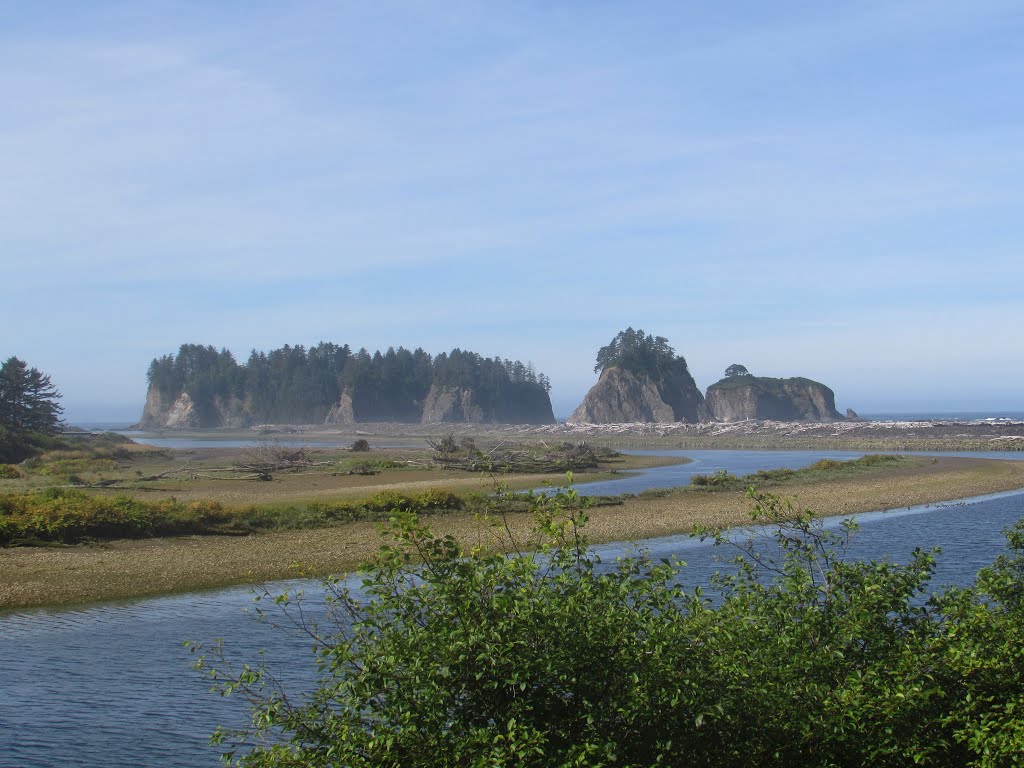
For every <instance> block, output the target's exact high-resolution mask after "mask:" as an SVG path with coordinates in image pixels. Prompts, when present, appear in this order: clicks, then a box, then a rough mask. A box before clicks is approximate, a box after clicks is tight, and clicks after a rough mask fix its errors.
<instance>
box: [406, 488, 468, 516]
mask: <svg viewBox="0 0 1024 768" xmlns="http://www.w3.org/2000/svg"><path fill="white" fill-rule="evenodd" d="M463 506H464V504H463V501H462V498H461V497H460V496H458V495H457V494H455V493H452V492H451V491H449V490H447V489H444V488H428V489H427V490H425V491H423V492H422V493H420V494H419V495H417V496H416V497H415V498H414V499H413V507H414V509H415V510H416V511H417V512H443V511H446V510H456V509H462V508H463Z"/></svg>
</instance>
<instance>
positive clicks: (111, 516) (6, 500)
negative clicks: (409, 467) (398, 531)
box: [0, 488, 488, 547]
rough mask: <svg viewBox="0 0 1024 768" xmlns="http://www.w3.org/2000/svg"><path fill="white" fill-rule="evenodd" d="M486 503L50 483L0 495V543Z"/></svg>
mask: <svg viewBox="0 0 1024 768" xmlns="http://www.w3.org/2000/svg"><path fill="white" fill-rule="evenodd" d="M486 503H488V502H487V500H486V497H484V496H482V495H480V494H476V495H473V496H471V497H469V498H468V500H467V498H465V497H462V496H459V495H457V494H455V493H453V492H451V491H448V490H445V489H442V488H429V489H427V490H425V491H422V492H419V493H401V492H398V491H391V490H385V491H380V492H379V493H375V494H373V495H371V496H368V497H366V498H364V499H359V500H337V501H326V502H323V501H311V502H306V503H288V504H278V505H263V506H256V505H246V506H231V505H226V504H223V503H221V502H218V501H209V500H197V501H180V500H178V499H175V498H169V499H162V500H159V501H149V500H142V499H137V498H134V497H132V496H128V495H125V494H119V495H117V496H112V497H103V496H97V495H90V494H87V493H85V492H83V491H81V490H78V489H74V488H50V489H46V490H44V491H41V492H36V493H22V494H3V495H0V546H5V547H10V546H20V545H33V544H45V543H61V544H77V543H80V542H83V541H104V540H111V539H137V538H152V537H162V536H186V535H224V534H228V535H244V534H250V533H259V532H266V531H287V530H303V529H309V528H322V527H330V526H332V525H337V524H339V523H347V522H354V521H357V520H385V519H387V518H388V516H390V514H392V513H393V512H394V511H395V510H403V511H411V512H416V513H417V514H421V515H436V514H442V513H452V512H460V511H463V510H465V509H467V508H480V507H482V506H483V505H485V504H486Z"/></svg>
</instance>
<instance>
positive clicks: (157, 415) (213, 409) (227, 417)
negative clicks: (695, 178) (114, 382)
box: [138, 387, 253, 429]
mask: <svg viewBox="0 0 1024 768" xmlns="http://www.w3.org/2000/svg"><path fill="white" fill-rule="evenodd" d="M252 423H253V420H252V418H251V415H250V413H249V408H248V405H247V403H245V402H244V401H241V400H237V399H235V398H228V399H222V398H220V397H213V398H211V399H210V400H208V401H206V402H200V403H197V402H196V401H195V400H193V399H192V396H191V395H189V393H188V392H181V393H179V394H178V396H177V397H175V398H174V399H173V400H170V399H169V398H167V397H165V396H163V395H161V394H160V392H159V391H157V390H156V389H155V388H153V387H150V388H149V392H147V393H146V405H145V406H144V407H143V409H142V418H141V419H140V420H139V424H138V426H139V428H140V429H210V428H215V427H227V428H229V429H241V428H244V427H248V426H250V425H251V424H252Z"/></svg>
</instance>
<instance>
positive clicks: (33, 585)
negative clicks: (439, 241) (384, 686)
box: [0, 457, 1024, 609]
mask: <svg viewBox="0 0 1024 768" xmlns="http://www.w3.org/2000/svg"><path fill="white" fill-rule="evenodd" d="M369 479H370V480H375V479H376V478H369ZM523 480H524V482H528V483H530V482H534V481H533V480H532V479H530V478H524V479H523ZM409 482H420V481H419V480H413V481H409ZM474 482H476V483H478V484H479V483H480V482H481V480H480V478H475V479H474ZM259 485H261V486H262V485H268V484H267V483H260V484H259ZM760 487H761V488H762V489H763V490H769V491H772V492H775V493H779V494H781V495H783V496H785V497H788V498H792V500H793V503H794V505H795V507H796V508H798V509H810V510H813V511H815V512H816V513H817V514H819V515H822V516H832V515H849V514H855V513H858V512H867V511H873V510H885V509H895V508H902V507H909V506H916V505H919V504H926V503H934V502H941V501H952V500H957V499H964V498H969V497H973V496H979V495H984V494H989V493H996V492H1003V491H1013V490H1019V489H1022V488H1024V462H1021V461H1000V460H994V459H968V458H954V457H932V458H929V457H909V458H905V459H902V460H899V461H897V462H887V463H884V464H880V465H878V466H869V467H865V468H862V469H858V470H857V471H855V472H844V471H837V472H834V473H833V472H825V471H821V472H813V471H812V472H805V473H799V472H798V473H795V474H794V475H793V476H790V477H786V478H783V479H779V480H777V481H771V480H766V481H765V482H763V483H761V484H760ZM580 491H581V492H584V493H585V486H581V487H580ZM750 507H751V504H750V500H749V499H748V498H747V497H746V495H745V493H744V492H743V491H742V490H738V489H736V488H720V489H708V488H706V487H705V488H701V487H686V488H679V489H675V490H672V491H668V492H658V493H653V494H641V495H639V496H634V497H625V498H620V499H617V500H614V501H612V502H611V503H606V504H604V505H599V506H596V507H594V508H592V509H590V510H588V516H589V521H588V523H587V526H586V535H587V537H588V538H589V540H590V541H592V542H594V543H598V542H607V541H628V540H635V539H644V538H651V537H656V536H665V535H671V534H679V533H689V532H690V531H692V530H693V528H694V526H708V527H726V526H731V525H739V524H743V523H745V522H748V521H749V512H750ZM969 514H970V512H969V508H965V520H964V524H965V525H967V524H970V520H969ZM428 522H429V525H430V526H431V528H432V529H433V530H434V531H435V532H437V533H439V534H442V535H447V534H450V535H452V536H454V537H455V538H456V539H458V540H459V541H460V542H461V543H462V544H464V545H467V546H483V547H491V548H493V549H496V550H501V549H508V548H509V546H510V538H511V539H512V540H514V541H515V542H517V543H518V544H523V543H526V544H527V545H528V543H529V541H530V537H531V531H532V527H533V522H534V521H533V518H532V516H531V515H530V514H527V513H508V514H506V515H504V516H503V517H502V518H501V519H500V520H495V519H493V518H490V519H488V518H483V517H477V516H473V515H467V514H464V513H463V514H457V513H456V514H439V515H433V516H431V517H430V518H428ZM382 543H383V540H382V537H381V527H380V523H379V522H369V521H357V522H351V523H346V524H344V525H338V526H334V527H329V528H317V529H310V530H294V531H282V532H275V533H262V534H254V535H249V536H184V537H174V538H160V539H143V540H118V541H110V542H104V543H97V544H86V545H76V546H72V547H56V548H54V547H17V548H7V549H4V550H0V608H4V609H18V608H29V607H38V606H60V605H72V604H81V603H89V602H96V601H104V600H113V599H122V598H133V597H142V596H148V595H157V594H169V593H176V592H190V591H197V590H205V589H212V588H217V587H223V586H229V585H234V584H247V583H250V584H255V583H260V582H265V581H276V580H280V579H287V578H296V577H308V576H314V577H315V576H324V575H328V574H331V573H337V572H345V571H352V570H355V569H357V568H358V567H359V566H360V565H362V564H363V563H365V562H367V560H369V559H370V558H371V557H372V556H373V555H374V553H375V552H376V551H377V549H378V548H379V547H380V545H381V544H382Z"/></svg>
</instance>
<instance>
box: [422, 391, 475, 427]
mask: <svg viewBox="0 0 1024 768" xmlns="http://www.w3.org/2000/svg"><path fill="white" fill-rule="evenodd" d="M420 421H421V422H422V423H423V424H441V423H444V422H470V423H480V422H482V421H484V411H483V408H481V407H480V406H479V405H478V404H477V402H476V396H475V394H474V393H473V390H471V389H459V388H456V387H439V386H438V385H436V384H435V385H433V386H432V387H431V388H430V391H429V392H428V393H427V397H426V399H425V400H424V401H423V416H422V417H421V418H420Z"/></svg>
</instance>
